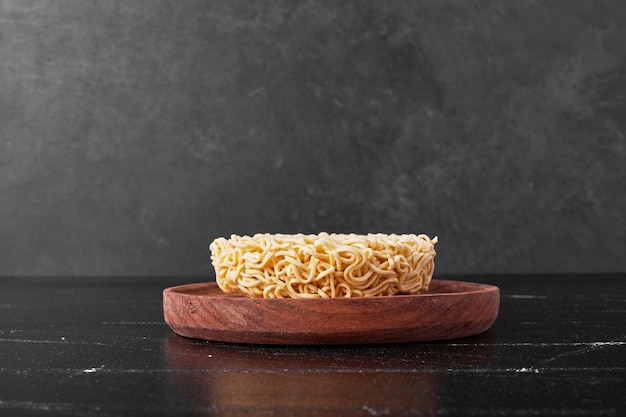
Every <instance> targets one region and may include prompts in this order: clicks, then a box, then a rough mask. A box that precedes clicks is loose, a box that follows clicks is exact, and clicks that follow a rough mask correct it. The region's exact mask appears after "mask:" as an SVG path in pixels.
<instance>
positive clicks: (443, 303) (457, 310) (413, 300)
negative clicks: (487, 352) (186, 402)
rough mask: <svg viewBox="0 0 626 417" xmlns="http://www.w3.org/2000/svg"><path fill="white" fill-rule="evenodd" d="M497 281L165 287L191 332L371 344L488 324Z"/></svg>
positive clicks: (173, 310)
mask: <svg viewBox="0 0 626 417" xmlns="http://www.w3.org/2000/svg"><path fill="white" fill-rule="evenodd" d="M499 304H500V293H499V289H498V288H497V287H495V286H491V285H484V284H477V283H470V282H459V281H450V280H433V281H432V282H431V286H430V289H429V291H427V292H424V293H422V294H421V295H417V296H409V295H401V296H394V297H374V298H335V299H257V298H248V297H244V296H240V295H232V294H225V293H223V292H222V291H221V290H220V289H219V288H218V286H217V284H216V283H214V282H210V283H196V284H188V285H182V286H177V287H171V288H167V289H165V290H164V291H163V312H164V317H165V321H166V322H167V324H168V325H169V326H170V327H171V328H172V330H173V331H174V332H175V333H177V334H179V335H181V336H185V337H191V338H197V339H204V340H213V341H220V342H235V343H255V344H305V345H320V344H365V343H367V344H370V343H402V342H417V341H432V340H445V339H454V338H459V337H465V336H470V335H475V334H479V333H482V332H484V331H485V330H487V329H488V328H489V327H490V326H491V325H492V324H493V322H494V321H495V320H496V318H497V315H498V309H499Z"/></svg>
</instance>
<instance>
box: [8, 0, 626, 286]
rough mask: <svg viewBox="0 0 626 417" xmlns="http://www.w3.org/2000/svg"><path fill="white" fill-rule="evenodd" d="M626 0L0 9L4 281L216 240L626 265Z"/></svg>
mask: <svg viewBox="0 0 626 417" xmlns="http://www.w3.org/2000/svg"><path fill="white" fill-rule="evenodd" d="M625 22H626V2H623V1H613V2H611V1H513V2H503V1H482V0H481V1H467V0H456V1H415V0H414V1H385V2H381V1H375V0H368V1H346V2H338V1H322V0H310V1H295V2H294V1H287V0H285V1H269V2H265V1H264V2H250V1H232V0H231V1H226V0H225V1H155V0H145V1H122V0H110V1H97V2H96V1H81V0H74V1H44V0H42V1H24V0H5V1H3V2H0V198H1V200H0V274H2V275H77V276H79V275H172V276H194V275H196V276H197V275H210V274H212V273H213V272H212V268H211V266H210V262H209V259H208V249H207V246H208V244H209V243H210V242H211V240H212V239H213V238H215V237H217V236H220V235H225V236H228V235H230V234H231V233H239V234H244V233H245V234H250V233H255V232H273V233H274V232H306V233H310V232H314V233H317V232H319V231H329V232H357V233H366V232H387V233H388V232H411V233H422V232H424V233H428V234H429V235H431V236H433V235H437V236H438V237H439V239H440V243H439V244H438V246H437V248H438V253H439V254H438V257H437V260H436V261H437V262H436V265H437V269H436V274H482V273H493V274H513V273H559V272H563V273H570V272H624V271H626V256H625V255H626V236H625V230H626V220H625V217H624V211H625V209H626V197H625V196H624V181H626V170H625V169H624V168H623V167H622V165H623V163H624V160H625V159H626V139H625V138H624V135H625V132H626V72H625V71H626V26H625V25H626V23H625Z"/></svg>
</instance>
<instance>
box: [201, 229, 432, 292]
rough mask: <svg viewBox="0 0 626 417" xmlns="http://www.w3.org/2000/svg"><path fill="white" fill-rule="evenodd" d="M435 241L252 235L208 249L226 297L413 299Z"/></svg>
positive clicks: (426, 278)
mask: <svg viewBox="0 0 626 417" xmlns="http://www.w3.org/2000/svg"><path fill="white" fill-rule="evenodd" d="M435 243H437V238H436V237H435V238H433V239H431V238H429V237H428V236H426V235H424V234H420V235H414V234H401V235H394V234H392V235H387V234H368V235H357V234H328V233H320V234H317V235H315V234H292V235H289V234H268V233H265V234H256V235H254V236H238V235H232V236H231V237H230V239H226V238H223V237H220V238H217V239H215V240H214V241H213V242H212V243H211V245H210V246H209V248H210V250H211V261H212V263H213V266H214V268H215V273H216V281H217V284H218V286H219V287H220V288H221V289H222V291H224V292H226V293H240V294H243V295H245V296H248V297H256V298H262V297H263V298H317V297H371V296H388V295H395V294H418V293H419V292H420V291H423V290H427V289H428V285H429V283H430V281H431V279H432V275H433V272H434V258H435V255H436V253H435V249H434V246H435Z"/></svg>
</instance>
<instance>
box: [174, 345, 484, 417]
mask: <svg viewBox="0 0 626 417" xmlns="http://www.w3.org/2000/svg"><path fill="white" fill-rule="evenodd" d="M488 338H489V336H488V335H487V336H486V335H481V336H477V337H475V338H471V339H472V342H471V343H440V344H439V343H437V344H404V345H378V346H345V347H343V346H333V347H319V346H318V347H306V346H300V347H294V346H260V345H236V344H224V343H214V342H204V341H199V340H192V339H186V338H183V337H180V336H177V335H171V336H170V337H169V338H168V339H167V341H166V344H165V352H166V363H167V366H168V368H169V371H170V372H169V373H170V374H171V375H172V378H173V379H174V381H173V382H174V383H175V384H176V385H178V386H180V387H181V388H182V389H183V390H184V391H185V392H186V394H187V395H189V396H190V397H191V398H192V399H193V400H194V401H196V402H198V403H199V405H201V406H203V407H206V408H207V409H208V410H211V412H213V413H214V412H216V411H220V410H221V411H229V412H233V411H237V410H239V411H244V410H250V409H255V410H257V411H262V410H273V411H274V412H276V410H291V412H295V411H296V410H297V411H298V412H299V413H300V414H306V411H307V410H310V411H311V412H313V409H315V414H316V415H331V414H333V410H334V412H337V411H339V410H355V409H358V410H365V411H368V410H369V411H370V412H373V413H383V412H384V413H386V412H393V410H394V409H400V408H402V409H405V410H406V408H407V407H409V408H411V409H413V410H415V411H428V410H431V411H432V410H436V409H437V408H438V393H439V386H440V383H441V382H442V379H443V378H444V377H445V372H446V371H447V369H449V368H450V367H459V366H469V367H471V366H475V365H478V364H480V363H482V362H484V361H485V360H487V359H488V357H489V356H490V355H491V352H492V349H493V344H491V343H488ZM323 410H327V411H323Z"/></svg>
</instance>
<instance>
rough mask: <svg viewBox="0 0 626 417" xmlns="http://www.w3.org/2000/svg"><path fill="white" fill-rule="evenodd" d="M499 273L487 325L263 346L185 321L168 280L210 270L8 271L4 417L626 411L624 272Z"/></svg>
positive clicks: (2, 347) (1, 385) (3, 305)
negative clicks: (167, 312)
mask: <svg viewBox="0 0 626 417" xmlns="http://www.w3.org/2000/svg"><path fill="white" fill-rule="evenodd" d="M437 278H445V279H457V280H463V281H472V282H481V283H486V284H492V285H497V286H498V287H499V288H500V292H501V300H500V301H501V304H500V314H499V316H498V319H497V320H496V322H495V323H494V324H493V326H492V327H491V328H490V329H489V330H488V331H487V332H485V333H483V334H480V335H476V336H472V337H468V338H463V339H457V340H449V341H439V342H428V343H408V344H396V345H356V346H314V347H313V346H308V347H307V346H262V345H239V344H225V343H217V342H206V341H199V340H193V339H187V338H183V337H180V336H177V335H175V334H173V332H172V331H171V330H170V329H169V327H168V326H167V325H166V324H165V322H164V321H163V310H162V290H163V289H164V288H166V287H169V286H173V285H179V284H185V283H191V282H198V281H202V280H201V279H195V280H194V279H178V280H177V279H165V278H150V279H147V278H120V277H116V278H97V279H96V278H83V279H80V278H60V277H59V278H57V277H50V278H45V279H44V278H31V279H25V278H19V279H18V278H0V415H2V416H5V415H6V416H21V415H63V416H90V415H93V416H118V415H120V416H121V415H128V416H144V415H145V416H161V415H172V416H184V415H202V416H204V415H228V416H243V415H267V416H273V415H281V416H282V415H295V416H344V415H348V416H350V415H355V416H388V415H390V416H393V415H398V416H404V415H488V416H489V415H522V416H527V415H576V416H581V415H582V416H586V415H589V416H596V415H613V416H621V415H626V324H625V323H626V321H625V318H626V275H597V276H596V275H575V276H508V277H496V276H484V277H461V278H459V277H451V276H446V277H437Z"/></svg>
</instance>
